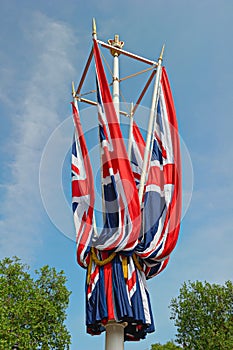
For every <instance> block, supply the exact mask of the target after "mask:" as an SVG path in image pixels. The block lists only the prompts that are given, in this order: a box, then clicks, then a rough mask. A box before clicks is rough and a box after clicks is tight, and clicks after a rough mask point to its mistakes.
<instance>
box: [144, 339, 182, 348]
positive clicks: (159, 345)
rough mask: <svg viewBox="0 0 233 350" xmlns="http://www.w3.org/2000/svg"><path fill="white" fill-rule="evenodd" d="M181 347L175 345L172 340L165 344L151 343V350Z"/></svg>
mask: <svg viewBox="0 0 233 350" xmlns="http://www.w3.org/2000/svg"><path fill="white" fill-rule="evenodd" d="M179 349H182V348H181V347H180V346H178V345H176V344H175V343H174V342H173V341H168V342H167V343H166V344H163V345H161V344H159V343H156V344H153V345H151V350H179Z"/></svg>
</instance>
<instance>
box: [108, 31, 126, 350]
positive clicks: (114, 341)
mask: <svg viewBox="0 0 233 350" xmlns="http://www.w3.org/2000/svg"><path fill="white" fill-rule="evenodd" d="M108 42H109V44H110V45H111V49H110V51H111V54H112V56H113V87H112V99H113V103H114V107H115V110H116V114H117V117H118V121H119V110H120V108H119V102H120V94H119V90H120V89H119V58H118V57H119V53H118V52H116V51H115V50H114V48H122V47H123V45H124V42H123V41H119V35H115V36H114V40H111V39H110V40H108ZM126 324H127V323H118V322H116V321H114V320H112V321H109V322H108V323H107V324H106V326H105V328H106V335H105V350H124V328H125V326H126Z"/></svg>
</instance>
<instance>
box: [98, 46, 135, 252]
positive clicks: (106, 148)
mask: <svg viewBox="0 0 233 350" xmlns="http://www.w3.org/2000/svg"><path fill="white" fill-rule="evenodd" d="M94 57H95V65H96V80H97V103H98V120H99V136H100V145H101V153H102V154H101V156H102V175H103V176H102V177H103V178H102V186H103V199H104V204H105V207H104V208H103V209H104V215H105V223H104V228H103V231H102V232H101V234H100V236H99V237H98V238H97V240H96V242H95V247H96V248H98V249H100V250H108V251H132V250H133V249H134V247H135V246H136V244H137V243H138V237H139V233H140V225H141V212H140V204H139V199H138V194H137V188H136V185H135V182H134V177H133V174H132V171H131V166H130V162H129V159H128V155H127V151H126V148H125V144H124V140H123V137H122V133H121V129H120V125H119V122H118V118H117V115H116V112H115V108H114V105H113V101H112V97H111V94H110V90H109V87H108V82H107V79H106V76H105V72H104V68H103V65H102V61H101V57H100V52H99V48H98V44H97V42H96V41H94Z"/></svg>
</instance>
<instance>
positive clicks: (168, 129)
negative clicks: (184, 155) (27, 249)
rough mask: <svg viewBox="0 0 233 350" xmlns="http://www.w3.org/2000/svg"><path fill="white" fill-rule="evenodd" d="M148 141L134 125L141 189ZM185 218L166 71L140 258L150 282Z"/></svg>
mask: <svg viewBox="0 0 233 350" xmlns="http://www.w3.org/2000/svg"><path fill="white" fill-rule="evenodd" d="M144 149H145V141H144V139H143V137H142V135H141V133H140V130H139V128H138V126H137V125H136V123H135V122H134V125H133V133H132V152H131V164H132V169H133V173H134V177H135V182H136V184H138V186H139V182H140V177H141V171H142V163H143V156H144ZM180 216H181V164H180V147H179V135H178V128H177V121H176V114H175V108H174V102H173V98H172V94H171V89H170V85H169V81H168V77H167V74H166V70H165V68H164V67H163V68H162V75H161V81H160V88H159V98H158V105H157V113H156V119H155V127H154V132H153V140H152V152H151V158H150V162H149V165H148V176H147V179H146V182H145V186H144V196H143V203H142V227H141V241H140V242H139V244H138V245H137V247H136V248H135V252H136V254H137V255H138V256H139V257H140V259H142V261H143V263H144V264H145V265H146V266H145V267H144V269H145V273H146V276H147V278H151V277H153V276H155V275H156V274H158V273H160V272H161V271H162V270H163V269H164V268H165V267H166V266H167V263H168V260H169V255H170V253H171V252H172V250H173V249H174V247H175V245H176V242H177V239H178V234H179V229H180Z"/></svg>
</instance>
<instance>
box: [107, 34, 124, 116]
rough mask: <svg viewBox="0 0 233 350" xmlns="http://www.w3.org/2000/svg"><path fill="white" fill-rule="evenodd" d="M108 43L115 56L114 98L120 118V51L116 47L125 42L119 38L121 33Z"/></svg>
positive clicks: (120, 46)
mask: <svg viewBox="0 0 233 350" xmlns="http://www.w3.org/2000/svg"><path fill="white" fill-rule="evenodd" d="M108 43H109V45H110V47H111V49H110V51H111V54H112V56H113V82H112V100H113V104H114V107H115V110H116V114H117V118H118V121H119V118H120V112H119V111H120V84H119V53H118V51H116V50H115V48H120V49H121V48H122V47H123V46H124V42H123V41H120V40H119V35H118V34H116V35H115V36H114V39H109V40H108Z"/></svg>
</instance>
